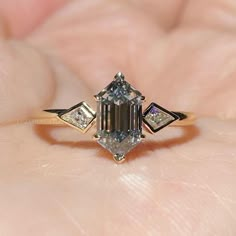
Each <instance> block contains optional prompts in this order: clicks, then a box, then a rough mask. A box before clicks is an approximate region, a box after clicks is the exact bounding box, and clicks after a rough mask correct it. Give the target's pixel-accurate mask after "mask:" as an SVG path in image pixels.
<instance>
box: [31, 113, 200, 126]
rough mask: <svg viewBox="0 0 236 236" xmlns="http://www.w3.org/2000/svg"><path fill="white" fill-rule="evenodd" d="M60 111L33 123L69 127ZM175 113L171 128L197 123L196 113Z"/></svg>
mask: <svg viewBox="0 0 236 236" xmlns="http://www.w3.org/2000/svg"><path fill="white" fill-rule="evenodd" d="M58 111H62V110H48V111H42V112H39V113H37V114H35V115H34V116H33V117H32V119H31V122H32V123H33V124H36V125H55V126H67V125H66V124H65V122H63V121H62V120H60V119H58ZM173 113H175V114H176V115H177V116H179V117H180V119H179V120H177V121H175V122H173V123H172V124H170V126H175V127H178V126H189V125H193V124H194V123H195V120H196V116H195V115H194V113H191V112H176V111H175V112H173Z"/></svg>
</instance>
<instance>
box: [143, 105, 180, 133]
mask: <svg viewBox="0 0 236 236" xmlns="http://www.w3.org/2000/svg"><path fill="white" fill-rule="evenodd" d="M144 114H145V115H144V118H143V119H144V122H145V123H146V124H147V125H148V127H149V128H151V130H152V131H154V132H156V131H158V130H160V129H162V128H164V127H165V126H167V125H169V124H170V123H172V122H174V121H175V120H176V119H178V117H176V115H174V114H173V113H171V112H170V111H167V110H166V109H164V108H162V107H160V106H157V105H156V104H154V103H153V104H151V106H150V107H149V108H148V109H147V111H145V112H144Z"/></svg>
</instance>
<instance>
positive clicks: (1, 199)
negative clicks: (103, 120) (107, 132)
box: [0, 0, 236, 236]
mask: <svg viewBox="0 0 236 236" xmlns="http://www.w3.org/2000/svg"><path fill="white" fill-rule="evenodd" d="M18 2H22V5H21V6H25V5H27V4H29V5H28V8H22V9H21V10H22V11H16V8H15V4H14V3H15V1H13V0H11V1H1V2H0V6H1V7H0V8H1V11H0V15H1V16H0V19H2V20H1V24H0V29H1V30H0V33H1V38H2V39H1V42H0V48H1V55H0V106H1V117H0V150H1V156H0V189H1V192H0V209H1V211H0V226H1V227H0V235H1V236H2V235H3V236H15V235H17V236H18V235H24V236H27V235H35V236H38V235H39V236H42V235H50V236H54V235H55V236H61V235H62V236H64V235H76V236H78V235H89V236H90V235H92V236H94V235H98V236H100V235H101V236H103V235H135V236H139V235H141V236H143V235H148V236H152V235H154V236H156V235H157V236H159V235H161V236H162V235H164V236H166V235H167V236H168V235H175V236H176V235H180V236H182V235H183V236H185V235H186V236H189V235H197V236H198V235H200V236H201V235H203V236H205V235H210V236H211V235H212V236H213V235H216V236H218V235H219V236H222V235H224V236H231V235H232V236H234V235H235V234H236V227H235V222H236V213H235V212H236V201H235V199H236V184H235V183H236V120H235V117H236V106H235V99H236V93H235V89H236V79H235V77H236V71H235V68H236V59H235V58H236V44H235V37H236V36H235V32H234V31H235V25H236V18H235V12H236V3H235V1H234V0H198V1H194V0H190V1H180V0H179V1H174V2H175V3H173V1H171V0H169V1H165V2H164V1H160V0H158V1H156V0H155V1H154V0H149V1H145V2H144V1H141V0H136V1H135V0H130V1H108V0H107V1H105V0H104V1H102V0H96V1H94V0H91V1H87V0H86V1H85V0H81V1H65V2H63V1H50V4H49V3H48V2H49V1H33V0H20V1H18ZM35 4H36V5H35ZM37 4H38V5H37ZM31 8H32V10H29V9H31ZM25 9H26V10H27V12H28V13H27V14H24V10H25ZM11 12H17V14H20V13H19V12H21V15H20V16H19V15H18V16H17V19H21V20H14V14H10V13H11ZM18 17H19V18H18ZM42 22H43V23H42ZM117 71H123V72H124V73H125V75H126V77H127V80H128V81H129V82H131V83H132V84H133V85H134V86H135V87H136V88H137V89H139V90H141V91H142V92H143V94H145V95H146V97H147V98H148V101H147V103H146V104H145V105H148V103H149V102H150V101H153V100H154V101H156V102H158V103H159V104H160V105H163V106H165V107H166V108H168V109H176V110H190V111H194V112H196V113H197V114H198V116H199V117H200V118H199V120H198V122H197V124H196V126H195V127H192V128H189V129H183V130H182V129H178V128H176V129H174V128H167V129H165V130H163V131H161V132H160V133H158V135H156V136H151V135H148V140H147V141H145V142H144V143H142V144H140V145H139V146H138V147H137V148H136V149H135V150H134V151H132V153H130V154H129V155H128V156H127V161H126V162H125V163H124V164H122V165H117V164H115V163H114V162H113V160H112V158H111V156H110V155H109V154H108V153H107V152H106V151H105V150H103V149H102V148H101V147H100V146H99V145H97V144H96V143H95V142H93V141H91V136H92V134H93V131H91V132H89V133H88V134H86V135H80V134H79V133H78V132H77V131H74V130H73V129H69V128H50V127H37V126H32V125H31V124H30V123H25V124H22V123H20V124H19V123H16V121H19V120H22V119H29V118H30V117H31V115H33V113H34V112H35V111H37V110H41V109H43V108H49V107H50V108H54V107H55V108H63V107H70V106H71V105H74V104H76V103H77V102H79V101H81V100H86V101H87V102H89V104H91V106H93V107H94V101H93V100H92V98H91V97H92V95H93V94H95V93H97V92H99V91H100V90H101V89H103V87H104V86H105V85H106V84H107V83H109V82H110V81H111V79H112V77H113V76H114V74H115V73H116V72H117ZM9 122H11V123H13V124H11V125H9V124H7V123H9ZM14 122H15V123H14Z"/></svg>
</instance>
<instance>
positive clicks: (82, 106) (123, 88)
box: [34, 72, 195, 163]
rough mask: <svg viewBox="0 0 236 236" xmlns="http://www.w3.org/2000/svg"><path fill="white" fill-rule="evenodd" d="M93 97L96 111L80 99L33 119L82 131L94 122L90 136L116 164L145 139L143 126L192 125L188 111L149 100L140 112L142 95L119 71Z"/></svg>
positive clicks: (155, 127)
mask: <svg viewBox="0 0 236 236" xmlns="http://www.w3.org/2000/svg"><path fill="white" fill-rule="evenodd" d="M94 98H95V100H96V102H97V111H96V112H95V111H94V110H93V109H92V108H91V107H90V106H89V105H88V104H87V103H85V102H80V103H79V104H77V105H75V106H73V107H71V108H69V109H51V110H45V111H44V113H41V114H38V115H36V117H35V118H34V122H35V123H36V124H44V125H45V124H51V125H63V124H64V125H68V126H71V127H73V128H75V129H77V130H79V131H81V132H82V133H85V132H87V131H88V130H89V129H90V128H91V127H93V126H95V124H96V128H97V132H96V133H95V135H94V139H95V140H96V141H97V142H98V143H99V144H100V145H101V146H102V147H103V148H105V149H106V150H108V151H110V152H111V153H112V155H113V158H114V160H115V161H116V162H117V163H121V162H123V161H124V160H125V156H126V154H127V153H128V152H130V151H131V150H132V149H133V148H135V147H136V146H137V145H138V144H139V143H140V142H141V141H142V140H143V139H144V138H145V135H144V134H143V126H145V127H146V128H147V129H148V130H149V132H150V133H152V134H154V133H157V132H158V131H160V130H161V129H163V128H165V127H166V126H170V125H171V126H186V125H192V124H194V121H195V116H194V115H193V114H192V113H186V112H172V111H168V110H167V109H165V108H163V107H161V106H159V105H158V104H156V103H151V104H150V105H149V106H148V107H147V108H146V109H145V111H144V112H142V106H143V102H144V101H145V96H143V95H142V94H141V92H139V91H138V90H136V89H135V88H134V87H133V86H131V85H130V84H129V83H128V82H127V81H126V80H125V76H124V75H123V74H122V73H121V72H119V73H117V74H116V75H115V77H114V80H113V81H112V82H111V83H110V84H109V85H108V86H107V87H106V88H104V89H103V90H102V91H101V92H99V93H98V94H97V95H95V96H94ZM56 120H57V121H56ZM95 121H96V122H95Z"/></svg>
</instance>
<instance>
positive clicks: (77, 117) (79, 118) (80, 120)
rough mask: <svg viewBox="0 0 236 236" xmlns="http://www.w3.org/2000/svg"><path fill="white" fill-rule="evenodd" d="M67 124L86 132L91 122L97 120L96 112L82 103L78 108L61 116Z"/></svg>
mask: <svg viewBox="0 0 236 236" xmlns="http://www.w3.org/2000/svg"><path fill="white" fill-rule="evenodd" d="M60 118H61V119H63V120H64V121H66V122H67V123H69V124H71V125H73V126H75V127H78V128H79V129H80V130H81V131H85V130H86V129H87V128H88V126H89V125H90V124H91V122H92V121H93V120H94V119H95V112H94V111H92V110H91V108H90V107H89V106H88V105H87V104H86V103H85V102H82V103H81V104H79V105H78V106H76V107H74V108H72V109H69V111H68V112H66V113H64V114H62V115H61V116H60Z"/></svg>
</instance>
